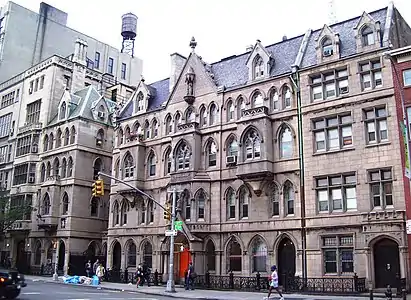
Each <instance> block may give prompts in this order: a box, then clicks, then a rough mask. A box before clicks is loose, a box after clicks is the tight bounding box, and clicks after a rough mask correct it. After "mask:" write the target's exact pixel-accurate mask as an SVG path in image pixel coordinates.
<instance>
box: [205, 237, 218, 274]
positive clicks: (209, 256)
mask: <svg viewBox="0 0 411 300" xmlns="http://www.w3.org/2000/svg"><path fill="white" fill-rule="evenodd" d="M205 256H206V271H215V265H216V263H215V260H216V254H215V246H214V243H213V241H212V240H209V241H208V242H207V244H206V249H205Z"/></svg>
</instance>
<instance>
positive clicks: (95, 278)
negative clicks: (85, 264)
mask: <svg viewBox="0 0 411 300" xmlns="http://www.w3.org/2000/svg"><path fill="white" fill-rule="evenodd" d="M98 284H99V280H98V277H97V276H96V275H94V276H93V280H92V281H91V285H98Z"/></svg>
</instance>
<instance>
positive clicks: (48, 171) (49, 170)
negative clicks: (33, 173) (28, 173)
mask: <svg viewBox="0 0 411 300" xmlns="http://www.w3.org/2000/svg"><path fill="white" fill-rule="evenodd" d="M50 176H51V163H50V162H47V168H46V177H47V178H49V177H50Z"/></svg>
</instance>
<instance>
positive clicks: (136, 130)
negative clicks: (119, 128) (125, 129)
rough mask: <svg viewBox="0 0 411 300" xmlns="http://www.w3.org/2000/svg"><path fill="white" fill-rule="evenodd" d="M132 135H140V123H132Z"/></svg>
mask: <svg viewBox="0 0 411 300" xmlns="http://www.w3.org/2000/svg"><path fill="white" fill-rule="evenodd" d="M130 133H131V132H130ZM133 133H134V134H137V135H140V134H141V126H140V123H138V122H136V123H134V125H133Z"/></svg>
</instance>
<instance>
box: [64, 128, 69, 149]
mask: <svg viewBox="0 0 411 300" xmlns="http://www.w3.org/2000/svg"><path fill="white" fill-rule="evenodd" d="M69 141H70V131H69V130H68V128H66V129H65V130H64V146H67V145H68V144H69Z"/></svg>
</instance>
